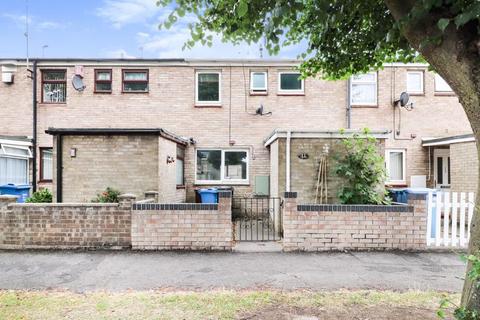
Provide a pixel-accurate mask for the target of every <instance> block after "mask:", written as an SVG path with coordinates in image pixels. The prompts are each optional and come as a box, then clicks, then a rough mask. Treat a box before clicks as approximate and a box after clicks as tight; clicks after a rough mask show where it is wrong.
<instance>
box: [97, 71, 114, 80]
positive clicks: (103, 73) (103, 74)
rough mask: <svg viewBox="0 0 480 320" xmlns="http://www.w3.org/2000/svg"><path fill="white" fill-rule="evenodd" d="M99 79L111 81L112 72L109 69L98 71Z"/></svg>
mask: <svg viewBox="0 0 480 320" xmlns="http://www.w3.org/2000/svg"><path fill="white" fill-rule="evenodd" d="M97 80H102V81H110V80H111V73H110V72H109V71H99V72H97Z"/></svg>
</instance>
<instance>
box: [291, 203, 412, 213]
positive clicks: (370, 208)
mask: <svg viewBox="0 0 480 320" xmlns="http://www.w3.org/2000/svg"><path fill="white" fill-rule="evenodd" d="M297 211H335V212H413V206H410V205H369V204H366V205H365V204H364V205H356V204H300V205H298V206H297Z"/></svg>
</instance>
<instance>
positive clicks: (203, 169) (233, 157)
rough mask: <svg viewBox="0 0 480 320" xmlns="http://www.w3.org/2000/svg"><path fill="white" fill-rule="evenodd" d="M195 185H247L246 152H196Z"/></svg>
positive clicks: (211, 150)
mask: <svg viewBox="0 0 480 320" xmlns="http://www.w3.org/2000/svg"><path fill="white" fill-rule="evenodd" d="M196 161H197V162H196V167H197V173H196V183H197V184H222V183H223V184H235V183H239V184H245V183H248V152H247V151H246V150H230V149H225V150H221V149H220V150H218V149H217V150H216V149H208V150H207V149H205V150H197V157H196Z"/></svg>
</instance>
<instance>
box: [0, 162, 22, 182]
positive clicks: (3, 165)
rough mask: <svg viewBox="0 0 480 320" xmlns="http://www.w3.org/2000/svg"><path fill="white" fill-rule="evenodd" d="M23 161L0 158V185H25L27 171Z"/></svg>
mask: <svg viewBox="0 0 480 320" xmlns="http://www.w3.org/2000/svg"><path fill="white" fill-rule="evenodd" d="M27 162H28V160H25V159H15V158H6V157H0V185H2V184H7V183H15V184H27V183H28V171H27Z"/></svg>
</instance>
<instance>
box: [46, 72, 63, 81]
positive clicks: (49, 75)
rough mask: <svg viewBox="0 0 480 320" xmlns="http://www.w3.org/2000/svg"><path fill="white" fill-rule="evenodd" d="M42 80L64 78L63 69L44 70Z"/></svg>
mask: <svg viewBox="0 0 480 320" xmlns="http://www.w3.org/2000/svg"><path fill="white" fill-rule="evenodd" d="M43 79H44V80H65V71H44V72H43Z"/></svg>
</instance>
